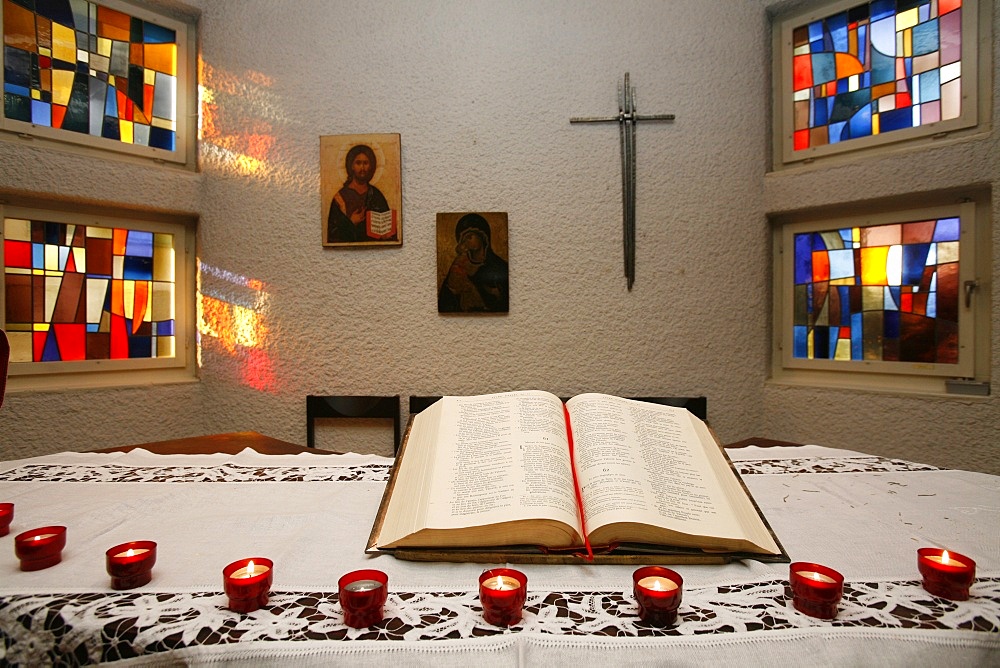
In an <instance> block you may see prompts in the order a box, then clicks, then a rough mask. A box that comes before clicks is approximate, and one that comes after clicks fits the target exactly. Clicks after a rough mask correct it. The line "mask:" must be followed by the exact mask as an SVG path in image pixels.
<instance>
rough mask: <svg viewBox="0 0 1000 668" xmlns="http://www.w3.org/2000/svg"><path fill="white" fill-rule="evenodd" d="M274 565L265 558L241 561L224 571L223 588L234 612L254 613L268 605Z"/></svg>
mask: <svg viewBox="0 0 1000 668" xmlns="http://www.w3.org/2000/svg"><path fill="white" fill-rule="evenodd" d="M273 579H274V563H273V562H272V561H271V560H270V559H265V558H264V557H253V558H252V559H240V560H239V561H234V562H233V563H231V564H229V565H228V566H226V567H225V568H223V569H222V588H223V589H224V590H225V592H226V596H228V597H229V606H228V607H229V609H230V610H232V611H233V612H253V611H254V610H257V609H259V608H261V607H263V606H265V605H267V596H268V594H269V593H270V591H271V581H272V580H273Z"/></svg>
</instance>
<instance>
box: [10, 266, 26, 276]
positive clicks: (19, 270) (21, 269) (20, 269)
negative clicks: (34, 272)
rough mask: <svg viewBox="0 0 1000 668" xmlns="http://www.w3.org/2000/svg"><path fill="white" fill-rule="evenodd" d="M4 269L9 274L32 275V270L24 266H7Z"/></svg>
mask: <svg viewBox="0 0 1000 668" xmlns="http://www.w3.org/2000/svg"><path fill="white" fill-rule="evenodd" d="M4 271H6V272H7V273H8V274H19V275H21V276H30V275H31V270H30V269H25V268H24V267H7V268H6V269H5V270H4Z"/></svg>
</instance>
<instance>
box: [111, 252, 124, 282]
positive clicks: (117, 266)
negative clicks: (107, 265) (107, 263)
mask: <svg viewBox="0 0 1000 668" xmlns="http://www.w3.org/2000/svg"><path fill="white" fill-rule="evenodd" d="M124 276H125V258H124V257H123V256H121V255H115V256H114V257H113V258H111V278H115V279H119V280H121V279H122V278H123V277H124Z"/></svg>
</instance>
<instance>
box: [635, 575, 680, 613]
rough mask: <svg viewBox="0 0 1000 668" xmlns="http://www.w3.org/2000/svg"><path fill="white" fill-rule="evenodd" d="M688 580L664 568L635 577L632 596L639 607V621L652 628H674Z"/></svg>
mask: <svg viewBox="0 0 1000 668" xmlns="http://www.w3.org/2000/svg"><path fill="white" fill-rule="evenodd" d="M683 586H684V578H682V577H681V575H680V573H677V572H676V571H672V570H670V569H669V568H663V567H662V566H645V567H643V568H638V569H636V570H635V572H633V573H632V594H633V595H634V596H635V602H636V603H637V604H638V606H639V619H641V620H642V621H643V622H645V623H647V624H649V625H651V626H670V625H671V624H674V623H675V622H676V621H677V611H678V609H679V608H680V606H681V599H682V597H683Z"/></svg>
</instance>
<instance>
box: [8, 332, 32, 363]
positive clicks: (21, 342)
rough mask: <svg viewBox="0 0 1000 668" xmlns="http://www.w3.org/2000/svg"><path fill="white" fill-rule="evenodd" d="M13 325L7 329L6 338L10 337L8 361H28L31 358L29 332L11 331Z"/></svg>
mask: <svg viewBox="0 0 1000 668" xmlns="http://www.w3.org/2000/svg"><path fill="white" fill-rule="evenodd" d="M13 328H14V327H13V325H11V326H10V328H9V329H8V330H7V338H8V339H10V361H11V362H30V361H32V358H31V332H30V331H28V332H12V331H11V330H12V329H13Z"/></svg>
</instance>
